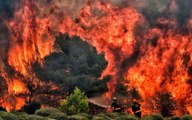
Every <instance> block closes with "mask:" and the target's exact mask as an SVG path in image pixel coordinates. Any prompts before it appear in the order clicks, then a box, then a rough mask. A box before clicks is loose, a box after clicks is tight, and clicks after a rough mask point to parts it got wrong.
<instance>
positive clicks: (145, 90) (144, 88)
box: [4, 0, 192, 114]
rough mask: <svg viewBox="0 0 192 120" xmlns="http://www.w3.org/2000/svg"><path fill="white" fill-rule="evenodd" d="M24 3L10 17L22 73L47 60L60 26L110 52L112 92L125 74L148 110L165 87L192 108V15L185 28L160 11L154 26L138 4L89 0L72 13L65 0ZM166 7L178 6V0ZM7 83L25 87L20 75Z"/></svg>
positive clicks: (14, 57)
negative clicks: (12, 16) (156, 95)
mask: <svg viewBox="0 0 192 120" xmlns="http://www.w3.org/2000/svg"><path fill="white" fill-rule="evenodd" d="M20 4H21V6H22V7H21V8H20V9H19V10H17V11H16V12H15V16H14V19H12V20H10V21H7V26H8V28H9V31H10V46H9V50H8V63H9V65H11V66H12V67H13V68H14V69H15V70H16V71H17V72H19V73H21V74H22V75H23V76H26V77H28V76H30V73H28V70H29V69H31V66H30V63H33V62H35V61H38V62H42V59H43V58H44V57H45V56H46V55H49V54H50V53H51V52H52V51H53V49H52V47H53V44H54V39H55V36H56V35H57V34H58V33H59V32H61V33H68V34H69V35H70V36H73V35H76V36H80V37H81V38H82V39H84V40H86V41H87V42H88V43H89V44H90V45H92V46H94V47H96V49H97V51H98V53H102V52H103V53H104V54H105V59H106V60H107V61H108V65H107V68H106V69H105V70H104V71H103V74H102V76H101V77H104V76H106V75H111V76H112V80H111V81H110V82H109V83H108V89H109V92H108V93H107V94H106V95H107V97H110V96H111V94H112V93H113V92H115V86H116V85H117V84H118V79H120V77H121V76H122V77H124V79H125V80H128V81H129V85H126V86H129V87H135V88H136V89H137V90H138V92H139V94H140V95H141V97H142V100H143V103H142V107H143V109H145V110H146V111H148V112H146V114H148V113H151V112H152V110H151V108H146V107H145V106H147V104H148V103H147V101H149V100H151V97H153V96H154V95H155V94H156V93H157V92H161V91H166V92H168V93H171V95H172V96H173V97H174V98H175V100H176V101H177V106H182V107H178V109H179V111H180V112H181V114H185V113H187V112H189V113H190V114H192V108H191V106H192V102H191V99H192V96H191V92H192V89H191V88H192V84H191V80H192V78H191V76H192V47H191V45H192V42H191V37H192V34H191V23H192V22H191V21H192V20H191V19H189V20H188V21H187V22H186V25H185V27H183V28H182V27H180V26H179V23H178V21H177V20H176V19H175V18H174V17H173V18H171V19H170V18H166V17H160V18H159V19H157V20H154V21H155V22H154V23H153V24H152V25H151V26H150V24H149V23H148V21H147V20H146V18H145V16H144V15H143V14H142V13H141V12H140V11H138V10H137V8H136V7H135V6H134V5H127V6H126V7H120V6H117V5H114V4H111V3H109V2H104V1H103V0H95V1H89V0H86V1H84V2H83V3H82V4H81V5H80V7H77V8H78V10H75V12H74V13H73V15H71V14H72V13H70V14H69V13H68V12H66V11H67V10H66V7H65V4H66V2H65V0H60V1H57V2H56V1H55V0H52V1H51V2H48V3H46V2H43V1H42V2H40V1H36V2H35V1H30V0H25V1H24V0H21V3H20ZM79 4H80V3H79ZM72 5H74V4H72ZM69 8H70V7H69ZM167 9H169V10H170V11H176V10H177V9H178V8H177V5H176V2H175V1H174V2H172V3H171V4H170V6H168V8H167ZM162 11H163V10H162ZM186 26H188V27H186ZM182 29H183V30H182ZM185 30H186V31H185ZM8 88H9V90H8V91H9V94H10V95H11V94H12V93H15V94H17V93H25V92H26V88H25V84H23V83H22V82H21V81H20V80H12V82H9V83H8ZM183 100H184V101H183ZM15 103H16V104H17V105H16V107H17V108H19V107H21V104H24V99H20V98H17V99H16V101H15ZM4 104H7V103H4ZM6 107H7V109H10V108H11V106H10V105H6Z"/></svg>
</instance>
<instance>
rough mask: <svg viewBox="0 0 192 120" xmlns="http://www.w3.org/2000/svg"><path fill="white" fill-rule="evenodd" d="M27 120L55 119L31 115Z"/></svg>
mask: <svg viewBox="0 0 192 120" xmlns="http://www.w3.org/2000/svg"><path fill="white" fill-rule="evenodd" d="M27 120H54V119H51V118H46V117H41V116H38V115H29V118H28V119H27Z"/></svg>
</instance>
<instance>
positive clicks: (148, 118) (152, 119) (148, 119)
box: [141, 116, 154, 120]
mask: <svg viewBox="0 0 192 120" xmlns="http://www.w3.org/2000/svg"><path fill="white" fill-rule="evenodd" d="M141 120H154V117H152V116H144V117H143V118H142V119H141Z"/></svg>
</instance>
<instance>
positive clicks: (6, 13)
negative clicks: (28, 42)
mask: <svg viewBox="0 0 192 120" xmlns="http://www.w3.org/2000/svg"><path fill="white" fill-rule="evenodd" d="M16 2H17V0H0V69H1V68H2V66H3V62H2V59H3V57H5V55H6V48H7V47H8V43H9V38H8V36H9V32H8V29H7V27H6V24H5V22H6V21H8V20H9V19H11V18H13V17H14V12H15V9H16V8H17V7H16V5H15V3H16Z"/></svg>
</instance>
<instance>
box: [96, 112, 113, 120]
mask: <svg viewBox="0 0 192 120" xmlns="http://www.w3.org/2000/svg"><path fill="white" fill-rule="evenodd" d="M93 120H113V119H112V118H110V117H108V116H107V115H105V114H103V113H100V114H97V115H94V116H93Z"/></svg>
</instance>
